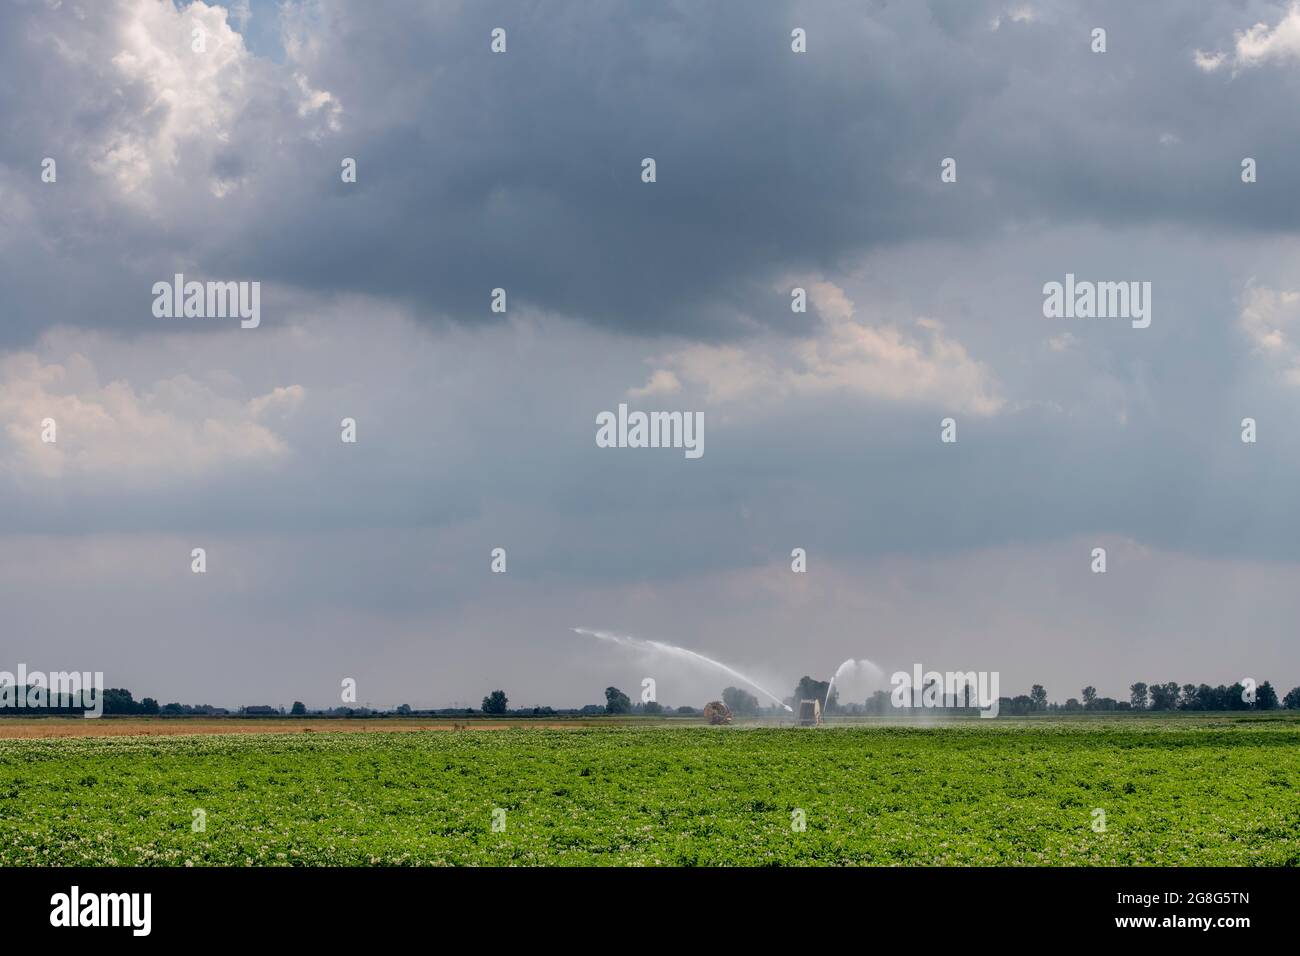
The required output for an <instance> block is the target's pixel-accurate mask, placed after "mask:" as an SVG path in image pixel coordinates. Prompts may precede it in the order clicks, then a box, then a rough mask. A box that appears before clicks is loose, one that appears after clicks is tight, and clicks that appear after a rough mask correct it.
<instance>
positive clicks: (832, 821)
mask: <svg viewBox="0 0 1300 956" xmlns="http://www.w3.org/2000/svg"><path fill="white" fill-rule="evenodd" d="M0 864H3V865H5V866H15V865H19V866H20V865H92V866H93V865H171V866H176V865H186V866H188V865H193V866H213V865H222V866H225V865H233V866H247V865H322V864H323V865H344V866H354V865H376V864H378V865H452V864H454V865H523V864H555V865H570V866H572V865H581V866H586V865H646V866H655V865H669V864H671V865H701V866H709V865H719V864H739V865H756V866H771V865H782V866H784V865H791V866H797V865H808V864H830V865H841V864H842V865H901V864H907V865H970V864H973V865H999V864H1045V865H1052V866H1079V865H1121V866H1129V865H1228V864H1246V865H1272V866H1277V865H1286V866H1295V865H1297V864H1300V720H1296V719H1294V718H1290V717H1286V716H1282V715H1278V716H1276V717H1262V716H1252V717H1241V716H1229V715H1209V716H1204V717H1193V716H1186V717H1182V716H1180V717H1177V718H1168V719H1158V718H1152V719H1147V718H1127V719H1112V720H1106V719H1095V720H1094V719H1076V720H1068V719H1061V720H1051V719H1043V720H1035V719H1028V720H996V721H979V720H972V721H966V722H958V723H953V724H947V725H939V726H929V727H922V726H898V725H883V724H876V725H872V724H866V723H864V724H860V725H856V726H845V727H827V728H822V729H816V730H814V729H802V730H800V729H791V728H777V727H763V726H756V727H722V728H710V727H703V726H684V727H683V726H676V727H674V726H664V725H647V726H626V725H624V726H610V727H577V728H573V729H529V728H526V727H520V728H517V729H516V728H513V727H512V728H509V729H501V730H458V731H451V730H428V731H423V732H410V733H281V734H264V733H253V734H250V733H239V734H233V733H229V734H228V733H220V734H209V735H179V736H165V737H161V736H153V737H129V736H103V737H88V738H61V739H6V740H0Z"/></svg>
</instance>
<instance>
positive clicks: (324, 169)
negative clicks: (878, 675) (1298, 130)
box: [0, 3, 1300, 338]
mask: <svg viewBox="0 0 1300 956" xmlns="http://www.w3.org/2000/svg"><path fill="white" fill-rule="evenodd" d="M128 6H129V5H128ZM289 9H290V15H289V18H288V23H289V26H290V29H291V31H293V32H292V33H291V35H294V36H298V35H301V36H304V37H306V38H307V41H306V42H303V43H301V44H299V45H298V46H297V48H296V49H295V50H294V52H293V53H292V54H291V55H290V57H289V58H288V59H287V60H286V61H284V62H281V63H275V62H273V61H271V60H260V59H258V58H256V57H253V56H249V55H247V54H245V59H246V60H247V65H246V66H245V67H244V68H242V69H241V71H240V73H239V76H240V78H241V82H243V83H247V85H248V87H249V91H248V93H247V94H246V95H245V94H243V93H240V94H233V95H232V96H231V99H230V101H229V106H230V110H229V114H228V115H223V116H222V117H221V123H222V124H223V125H224V127H225V128H223V129H216V130H212V131H211V135H213V136H217V135H220V136H222V137H223V140H224V141H223V142H221V143H220V144H219V145H217V146H214V145H213V143H211V142H208V141H205V139H204V137H203V136H201V135H197V134H196V135H195V136H193V137H181V138H180V139H179V143H180V146H179V148H178V153H177V163H176V166H175V167H174V168H173V169H169V170H167V171H166V175H163V173H162V172H161V171H159V172H158V174H157V175H156V177H155V183H154V186H155V187H156V188H157V189H158V190H159V195H158V197H157V199H158V201H157V202H156V203H155V204H154V206H153V208H150V209H148V210H145V211H142V210H141V209H139V208H135V207H133V206H132V205H131V204H129V203H127V204H123V203H120V202H116V201H115V200H114V197H113V190H112V188H111V183H109V182H108V181H107V180H106V176H105V174H103V173H102V172H95V171H94V170H93V168H92V167H93V164H94V162H95V161H96V160H97V159H102V156H96V155H95V154H94V153H93V152H90V151H86V150H82V151H78V150H76V149H72V150H71V152H70V153H69V152H68V151H69V149H70V148H71V143H69V139H71V138H73V137H76V136H80V137H83V138H85V139H87V140H88V141H89V142H92V143H94V144H96V145H97V147H98V148H100V149H101V150H102V149H103V148H105V147H106V144H111V143H113V142H114V140H113V137H112V133H113V132H114V131H115V130H119V129H123V128H125V129H127V130H134V131H137V132H138V133H139V134H140V136H141V137H143V138H144V139H143V140H142V141H144V142H153V141H152V140H149V139H148V138H147V136H148V134H150V133H151V132H154V131H156V130H157V129H159V128H165V127H166V126H167V124H168V123H171V122H175V121H177V119H178V117H177V116H176V115H175V114H177V113H178V112H179V111H180V109H181V108H182V107H181V105H179V104H178V105H170V106H169V105H168V102H167V101H166V100H165V99H162V100H160V99H159V98H158V97H157V90H156V88H154V87H152V86H150V85H149V84H146V83H142V82H139V81H138V80H137V81H136V82H126V81H123V79H122V77H121V76H120V75H119V74H120V73H121V69H120V67H119V66H117V65H115V63H114V60H113V56H114V51H113V45H114V43H115V41H116V35H115V32H114V31H115V30H116V29H117V28H118V22H117V21H120V20H121V19H122V18H123V15H122V14H119V13H116V12H115V11H112V10H110V9H108V8H107V7H106V8H105V9H102V10H99V11H96V14H95V16H96V18H97V19H96V21H95V23H96V26H95V28H94V29H95V30H97V31H98V32H97V33H89V32H87V30H86V28H85V27H80V28H79V32H73V30H72V26H71V21H69V19H68V17H67V14H66V12H60V11H51V10H48V9H46V8H45V7H43V6H39V5H35V4H28V5H21V6H19V7H17V8H15V9H13V10H10V11H9V12H8V13H7V14H6V16H7V19H8V20H9V23H8V24H7V26H8V27H9V29H7V30H6V31H5V35H6V37H7V39H6V40H5V41H4V42H5V52H6V60H7V62H9V63H10V64H11V65H12V68H13V69H14V71H15V73H18V74H20V75H24V76H27V77H28V78H29V82H28V83H26V84H23V85H18V84H14V85H13V86H12V87H10V89H9V92H8V95H7V96H6V97H4V98H3V99H0V111H2V112H3V114H4V115H6V116H7V117H8V118H9V123H10V124H13V125H16V126H17V128H19V129H20V130H21V131H22V135H21V136H19V137H16V138H14V139H10V140H8V145H7V147H6V148H5V149H4V151H3V152H2V153H0V159H3V162H4V163H5V165H6V167H7V174H8V182H9V188H10V189H17V190H21V192H22V195H23V197H24V199H26V200H27V201H29V202H32V203H36V204H37V206H36V208H35V215H34V217H33V222H34V228H35V229H36V230H37V237H39V238H44V239H45V240H46V242H45V243H44V244H42V243H40V242H29V243H28V244H26V245H24V244H23V243H16V244H15V245H16V246H17V248H16V250H15V252H16V253H17V254H16V255H15V256H7V257H6V260H5V262H6V266H5V270H6V275H5V280H6V285H7V286H8V287H10V288H11V289H12V290H13V298H14V306H15V311H16V313H17V314H16V321H15V322H14V323H11V324H10V326H9V328H10V334H11V336H12V335H18V336H20V337H21V336H23V335H28V336H29V335H30V334H31V333H32V332H34V331H36V330H39V329H40V328H43V327H46V326H48V325H49V324H52V323H54V322H59V321H71V322H76V323H84V324H93V325H101V326H115V327H118V328H121V329H124V330H127V331H133V332H140V333H147V332H148V331H149V324H150V323H151V322H153V321H156V320H153V319H152V317H151V316H149V315H148V312H147V310H146V309H145V308H144V307H143V306H142V303H145V302H147V297H146V296H145V293H144V292H141V289H142V288H143V289H146V290H147V288H148V285H149V284H150V283H151V282H152V281H154V280H156V279H157V278H158V277H159V276H161V275H168V274H170V272H171V271H172V270H173V268H178V267H179V265H178V263H187V262H188V263H190V264H191V265H192V266H193V268H194V269H197V270H199V271H201V272H204V273H207V274H220V275H223V276H224V275H227V274H229V275H237V276H241V277H245V276H246V277H249V278H258V279H261V280H263V281H269V282H275V283H282V284H287V285H291V286H296V287H299V288H301V289H305V290H312V291H316V292H322V291H323V292H327V293H330V292H337V293H345V292H353V293H364V294H369V295H375V296H381V297H387V298H392V299H395V300H399V301H401V302H403V303H405V304H407V305H408V306H410V307H411V308H413V309H414V310H415V311H416V312H417V313H419V314H424V315H427V316H429V317H433V318H447V317H450V318H452V319H459V320H466V321H481V320H482V319H483V318H485V317H487V316H488V313H487V301H488V292H489V290H490V289H492V288H494V287H497V286H503V287H505V288H507V289H508V290H509V292H510V294H511V297H512V301H514V302H515V303H518V304H520V305H523V304H528V305H531V306H534V307H538V308H543V309H548V310H552V311H556V312H560V313H564V314H567V315H570V316H574V317H577V318H579V319H581V320H583V321H588V322H592V323H596V324H600V325H604V326H608V327H615V328H627V329H632V330H635V331H637V332H641V333H644V332H650V333H673V334H681V335H689V336H697V337H704V338H716V337H719V336H734V335H736V334H738V333H741V332H743V331H744V330H746V329H748V328H752V323H755V322H757V323H759V324H767V325H773V326H778V327H782V328H793V329H794V330H796V331H797V330H800V329H801V328H802V327H801V326H800V324H799V323H798V322H797V321H796V317H792V316H791V315H790V313H789V310H788V308H786V307H785V306H786V302H785V299H784V297H783V296H782V295H781V294H779V290H778V289H776V288H774V283H776V282H777V281H778V280H779V279H780V278H781V277H782V276H784V275H785V274H787V273H789V272H792V271H820V272H824V273H827V274H835V273H837V272H839V271H841V270H844V269H851V268H852V267H853V266H855V265H856V264H857V263H858V262H859V261H860V258H861V256H862V254H863V253H864V252H866V251H868V250H871V249H873V248H878V247H881V246H889V245H893V244H897V243H900V242H905V241H908V240H911V239H916V238H949V239H954V240H959V241H963V242H978V241H980V240H981V237H984V236H987V235H989V234H990V233H997V232H1000V231H1003V230H1006V229H1008V228H1012V227H1015V228H1034V227H1036V226H1040V225H1041V224H1042V223H1044V222H1051V223H1053V224H1061V223H1064V222H1070V221H1075V222H1081V223H1100V224H1104V225H1124V224H1133V223H1151V222H1153V221H1156V222H1160V221H1164V222H1175V223H1186V224H1188V225H1190V226H1191V227H1193V228H1201V229H1206V230H1219V229H1225V228H1226V229H1250V230H1280V231H1290V230H1291V229H1292V224H1293V223H1294V222H1295V221H1296V218H1297V217H1296V213H1297V208H1296V206H1295V203H1296V202H1297V199H1296V198H1295V196H1294V190H1291V189H1290V188H1289V183H1290V182H1292V181H1294V180H1295V178H1296V177H1297V176H1298V175H1300V168H1297V167H1296V165H1295V164H1296V162H1297V160H1296V157H1297V155H1300V153H1298V152H1297V150H1296V149H1295V148H1294V147H1295V145H1296V144H1295V142H1294V134H1292V133H1289V132H1288V131H1287V130H1288V129H1289V125H1290V124H1287V123H1285V122H1279V116H1278V104H1279V103H1280V102H1285V101H1287V100H1288V99H1291V98H1294V96H1295V95H1296V93H1297V92H1298V91H1297V88H1296V84H1297V82H1300V80H1298V79H1297V75H1296V71H1294V70H1289V69H1286V68H1285V65H1284V64H1281V65H1279V64H1276V63H1266V64H1263V65H1261V66H1259V67H1258V68H1251V69H1246V70H1242V71H1240V72H1239V73H1237V74H1236V75H1230V70H1229V69H1227V68H1225V69H1222V70H1220V71H1216V72H1214V73H1206V72H1203V71H1201V70H1199V69H1197V67H1196V66H1195V64H1194V62H1193V52H1194V51H1195V50H1197V49H1205V50H1215V49H1231V45H1232V42H1233V34H1234V31H1238V30H1242V29H1245V28H1246V27H1249V26H1250V25H1251V24H1253V23H1255V22H1256V21H1257V20H1264V21H1268V22H1270V23H1271V22H1276V20H1277V19H1278V18H1279V17H1280V16H1281V15H1282V12H1283V9H1282V8H1281V7H1278V6H1275V5H1274V6H1270V5H1264V4H1244V5H1239V6H1231V7H1224V8H1218V9H1210V8H1206V9H1203V10H1197V11H1190V10H1184V9H1179V8H1177V7H1176V6H1174V7H1168V6H1166V5H1159V4H1145V5H1140V6H1138V7H1133V6H1132V5H1130V4H1123V3H1111V4H1100V5H1088V6H1087V7H1086V8H1084V7H1077V6H1074V5H1064V4H1036V5H1029V6H1028V7H1027V9H1029V10H1032V11H1034V18H1033V19H1030V20H1028V21H1017V20H1013V19H1012V18H1011V16H1010V14H1011V13H1012V11H1013V9H1014V7H1011V6H1008V5H1006V4H1001V3H988V4H968V3H958V4H939V3H935V4H929V5H921V4H904V3H893V4H885V3H880V4H867V5H863V4H856V3H834V4H820V3H819V4H799V3H777V4H760V5H753V4H740V3H719V4H707V5H698V4H664V5H656V4H650V5H601V6H597V7H592V6H590V5H585V4H579V5H564V4H553V3H547V4H517V3H502V4H492V3H488V4H474V5H472V6H465V7H455V6H430V5H427V4H422V3H411V4H402V3H393V4H388V5H386V7H385V11H384V13H383V15H380V16H376V15H375V14H374V11H370V10H367V9H365V8H364V7H359V6H357V5H354V4H346V3H340V4H335V3H319V4H312V5H309V6H307V7H305V8H303V9H301V10H300V11H299V12H294V11H295V10H298V8H294V7H291V8H289ZM274 16H275V14H274V13H273V12H272V11H271V10H267V9H264V8H261V7H258V8H256V9H255V11H254V16H253V18H252V21H251V22H256V23H258V24H259V28H258V29H259V31H261V35H264V34H265V31H266V27H265V22H266V20H267V19H268V18H270V17H274ZM995 20H998V21H999V26H998V28H997V29H993V28H992V24H993V22H994V21H995ZM1094 25H1105V26H1106V28H1107V29H1108V31H1109V33H1108V38H1109V50H1108V52H1107V53H1105V54H1104V55H1098V54H1093V53H1091V52H1090V51H1089V49H1088V33H1089V30H1090V29H1091V27H1092V26H1094ZM495 26H503V27H505V28H506V29H507V30H508V31H509V52H508V53H506V54H505V55H493V54H492V53H490V52H489V50H488V37H489V31H490V30H491V29H492V28H493V27H495ZM795 26H801V27H803V28H804V29H806V30H807V31H808V34H809V44H810V46H809V53H808V54H806V55H803V56H797V55H794V54H792V53H791V52H790V48H789V33H790V30H791V29H792V28H793V27H795ZM250 29H251V28H250ZM63 31H67V36H68V41H69V42H75V41H76V40H77V39H79V38H80V39H81V40H82V41H83V42H84V41H85V39H86V38H87V37H93V39H94V42H95V43H96V44H97V46H95V47H94V48H92V49H91V50H90V51H88V56H89V60H90V66H86V65H82V66H81V67H80V69H79V70H74V71H72V73H71V75H69V71H68V69H67V63H66V61H65V60H64V58H61V57H59V56H57V55H52V53H51V49H50V46H51V44H52V43H54V42H55V40H56V39H57V38H59V37H60V36H61V34H62V33H63ZM259 45H260V44H259ZM290 46H291V48H293V45H292V44H291V45H290ZM182 65H184V64H182ZM299 78H302V81H303V82H305V83H307V84H308V85H309V87H310V88H311V89H312V90H315V91H327V92H328V93H329V94H330V95H331V96H332V97H333V98H334V100H335V101H336V103H337V106H338V107H339V109H340V112H339V114H338V126H337V128H336V129H335V128H331V127H330V126H329V124H323V123H322V120H323V117H324V113H326V112H328V111H329V109H332V107H329V108H326V109H325V110H316V111H314V112H311V113H309V115H308V116H307V117H305V118H304V117H303V116H300V115H299V106H300V105H301V104H300V102H299V99H298V97H299V92H300V91H299V87H298V84H299ZM106 81H114V82H117V83H118V84H119V86H118V87H117V89H118V93H117V94H116V95H109V94H108V93H107V92H106V89H105V85H104V84H105V82H106ZM20 90H21V91H22V92H21V93H20V92H19V91H20ZM228 92H229V91H228ZM1162 137H1165V141H1164V142H1162V141H1161V138H1162ZM60 150H62V151H63V152H64V153H65V154H68V155H69V157H70V159H71V160H72V161H71V162H65V164H64V166H63V171H62V177H63V178H62V180H61V183H60V185H59V187H58V190H57V191H56V190H52V189H45V190H43V191H42V189H41V186H40V184H39V183H38V182H37V180H36V178H35V174H36V170H37V165H36V163H37V162H38V161H39V156H40V155H44V153H45V152H46V151H48V152H51V153H59V152H60ZM1243 155H1252V156H1255V157H1256V158H1257V159H1258V160H1259V162H1260V164H1261V178H1260V182H1259V183H1257V184H1255V185H1254V186H1252V187H1250V188H1244V187H1243V186H1242V184H1241V183H1240V181H1239V178H1238V164H1239V162H1240V159H1241V157H1242V156H1243ZM343 156H352V157H355V158H356V159H357V160H358V163H359V168H360V178H359V182H358V183H356V184H355V185H345V184H343V183H341V182H340V180H339V176H338V171H339V161H340V159H341V158H342V157H343ZM645 156H653V157H654V158H655V159H656V160H657V162H658V169H659V181H658V182H657V183H655V184H654V185H645V184H642V183H641V182H640V180H639V170H640V165H639V164H640V161H641V159H642V158H643V157H645ZM946 156H953V157H955V158H956V159H957V160H958V169H959V186H957V187H950V186H944V185H941V184H940V183H939V180H938V167H939V161H940V159H942V158H943V157H946ZM214 178H215V179H236V180H239V181H240V184H239V185H238V186H237V187H236V188H233V189H232V190H231V191H230V192H229V193H227V194H225V195H223V196H222V197H216V196H214V195H212V194H211V192H210V191H209V190H208V189H207V188H206V187H207V184H208V183H209V182H210V181H211V180H213V179H214ZM105 193H107V195H105ZM33 238H36V237H33ZM51 243H53V246H54V247H53V248H48V247H47V246H49V245H50V244H51ZM274 306H275V303H274V301H272V302H271V303H270V307H269V309H268V311H270V312H271V313H272V315H274V313H275V308H274Z"/></svg>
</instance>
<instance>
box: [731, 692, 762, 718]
mask: <svg viewBox="0 0 1300 956" xmlns="http://www.w3.org/2000/svg"><path fill="white" fill-rule="evenodd" d="M722 702H723V703H724V704H726V705H727V706H728V707H730V708H731V712H732V713H733V714H735V715H736V716H737V717H748V716H751V715H753V714H756V713H758V698H757V697H755V696H754V695H753V694H751V693H750V692H749V691H747V690H743V689H741V688H739V687H728V688H727V689H726V690H724V691H723V692H722Z"/></svg>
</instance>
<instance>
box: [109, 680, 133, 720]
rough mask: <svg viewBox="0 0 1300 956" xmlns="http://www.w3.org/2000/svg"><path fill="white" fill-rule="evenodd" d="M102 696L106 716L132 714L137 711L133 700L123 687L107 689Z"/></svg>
mask: <svg viewBox="0 0 1300 956" xmlns="http://www.w3.org/2000/svg"><path fill="white" fill-rule="evenodd" d="M102 696H103V701H104V713H106V714H134V713H136V712H137V711H138V706H137V705H136V702H135V698H133V697H132V696H131V692H130V691H129V690H127V689H126V688H124V687H109V688H107V689H106V690H105V691H104V693H103V695H102Z"/></svg>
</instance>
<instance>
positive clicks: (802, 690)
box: [794, 674, 839, 710]
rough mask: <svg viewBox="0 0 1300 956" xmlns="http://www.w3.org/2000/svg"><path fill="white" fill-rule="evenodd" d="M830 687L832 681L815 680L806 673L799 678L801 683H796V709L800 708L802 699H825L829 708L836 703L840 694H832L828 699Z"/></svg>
mask: <svg viewBox="0 0 1300 956" xmlns="http://www.w3.org/2000/svg"><path fill="white" fill-rule="evenodd" d="M830 687H831V682H830V681H828V680H813V679H812V678H811V677H809V676H808V675H807V674H805V675H804V676H803V677H801V678H799V683H798V684H796V685H795V688H794V700H795V709H796V710H797V709H798V706H799V701H801V700H817V701H823V702H825V703H826V704H827V707H828V709H829V707H830V705H832V704H834V703H835V702H836V699H837V698H838V697H839V694H838V693H836V694H833V695H831V699H830V700H829V701H827V700H826V692H827V691H828V690H830Z"/></svg>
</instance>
